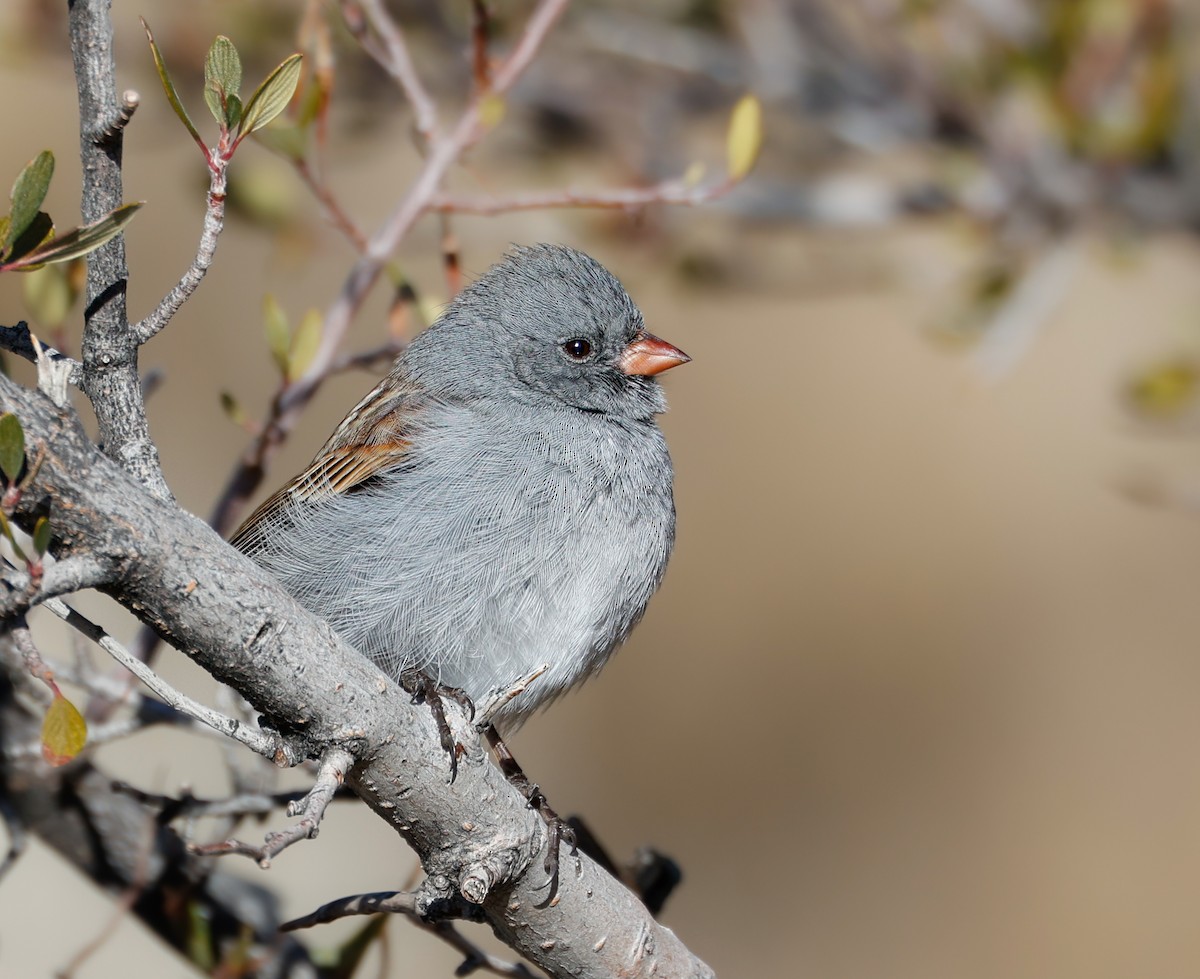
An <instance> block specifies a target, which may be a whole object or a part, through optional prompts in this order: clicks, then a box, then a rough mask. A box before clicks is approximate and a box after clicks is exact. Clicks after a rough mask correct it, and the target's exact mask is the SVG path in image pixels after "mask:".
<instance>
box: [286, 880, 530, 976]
mask: <svg viewBox="0 0 1200 979" xmlns="http://www.w3.org/2000/svg"><path fill="white" fill-rule="evenodd" d="M452 910H457V911H459V912H460V914H461V916H463V917H467V918H473V916H472V914H471V909H470V908H469V907H468V906H465V905H464V906H462V907H459V908H456V909H452ZM363 914H402V915H404V916H405V917H407V918H408V919H409V920H410V921H412V922H413V924H415V925H418V926H419V927H421V928H423V929H424V930H425V931H428V932H431V933H433V934H434V935H437V936H438V938H440V939H442V941H444V942H446V943H447V944H448V945H450V946H451V947H452V948H454V949H456V950H457V951H458V952H461V953H462V955H463V962H462V964H461V965H459V967H458V968H457V969H456V970H455V971H454V974H455V975H456V976H469V975H470V974H471V973H472V972H476V971H483V972H490V973H492V974H493V975H497V976H519V977H522V979H537V973H535V972H533V971H531V970H530V968H529V967H528V966H527V965H525V964H524V963H523V962H508V961H506V960H505V959H501V958H498V957H497V956H495V955H491V954H489V953H487V952H485V951H484V950H483V949H481V948H480V947H479V946H478V945H476V944H475V943H474V942H472V941H471V940H470V939H469V938H467V937H466V936H465V935H463V934H462V932H460V931H459V930H458V929H457V928H455V927H454V924H453V923H452V922H450V921H430V920H429V919H427V918H425V917H423V916H422V914H421V911H420V901H419V899H418V896H417V895H416V894H415V893H412V892H408V891H376V892H375V893H373V894H355V895H353V896H351V897H343V898H339V899H338V900H336V901H330V902H329V903H328V904H323V905H321V907H319V908H317V909H316V910H315V911H313V912H312V913H311V914H306V915H304V916H303V917H300V918H295V919H293V920H291V921H288V922H286V923H284V924H282V925H280V926H279V930H280V931H298V930H300V929H301V928H312V927H313V926H314V925H323V924H326V923H328V922H330V921H337V920H338V919H339V918H347V917H351V916H355V915H363Z"/></svg>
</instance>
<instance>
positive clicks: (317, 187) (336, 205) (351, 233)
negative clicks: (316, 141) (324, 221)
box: [292, 157, 367, 252]
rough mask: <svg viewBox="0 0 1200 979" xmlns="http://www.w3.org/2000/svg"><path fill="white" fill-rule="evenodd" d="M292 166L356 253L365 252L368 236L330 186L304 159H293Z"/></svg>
mask: <svg viewBox="0 0 1200 979" xmlns="http://www.w3.org/2000/svg"><path fill="white" fill-rule="evenodd" d="M292 166H293V167H294V168H295V170H296V173H297V175H298V176H299V177H300V179H301V180H303V181H304V185H305V186H306V187H307V188H308V189H309V191H310V192H311V193H312V195H313V197H315V198H316V199H317V202H318V203H319V204H320V205H321V207H323V208H324V209H325V215H326V216H327V217H328V218H329V220H330V221H331V222H332V223H333V226H334V227H335V228H337V229H338V231H340V232H341V233H342V234H343V235H345V236H346V238H347V239H348V240H349V241H350V244H352V245H353V246H354V250H355V251H358V252H361V251H363V250H364V249H365V248H366V247H367V236H366V235H365V234H364V233H363V231H362V229H361V228H359V226H358V225H357V224H355V223H354V221H353V220H352V219H351V217H350V215H348V214H347V213H346V212H345V210H344V209H343V208H342V205H341V202H340V201H339V200H338V199H337V197H335V196H334V193H333V191H332V190H331V189H330V187H329V185H328V184H326V183H325V182H324V181H323V180H321V179H320V178H319V177H318V176H317V175H316V174H315V173H314V172H313V168H312V167H311V166H309V165H308V161H307V160H305V159H304V158H303V157H300V158H299V159H295V158H293V159H292Z"/></svg>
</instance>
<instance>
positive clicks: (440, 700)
mask: <svg viewBox="0 0 1200 979" xmlns="http://www.w3.org/2000/svg"><path fill="white" fill-rule="evenodd" d="M400 686H401V687H402V688H403V689H404V691H405V692H406V693H407V694H409V695H410V696H411V697H412V702H413V703H414V704H426V705H427V706H428V707H429V711H430V713H432V714H433V721H434V723H435V724H436V725H437V731H438V740H439V741H441V744H442V750H443V751H445V752H446V754H447V755H449V756H450V781H451V782H453V781H454V780H455V779H456V778H457V777H458V759H459V756H460V755H462V754H465V753H466V750H467V749H466V748H465V747H464V746H463V745H462V743H461V742H459V741H456V740H455V738H454V733H453V732H452V731H451V730H450V724H449V722H448V721H447V720H446V708H445V701H446V700H453V701H454V702H455V703H457V704H458V705H459V706H460V707H462V709H463V710H464V711H466V712H467V716H468V717H469V718H470V719H472V720H473V719H474V717H475V705H474V704H473V703H472V702H471V698H470V697H468V696H467V694H466V692H465V691H464V690H462V689H460V688H459V687H447V686H443V685H442V684H440V683H438V682H437V681H436V680H434V679H433V678H432V677H431V676H429V674H427V673H425V672H424V671H422V670H405V671H404V672H403V673H401V674H400Z"/></svg>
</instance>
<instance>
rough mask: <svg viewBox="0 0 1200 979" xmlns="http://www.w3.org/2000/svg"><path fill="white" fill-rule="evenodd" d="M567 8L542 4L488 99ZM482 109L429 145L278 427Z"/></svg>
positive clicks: (470, 110)
mask: <svg viewBox="0 0 1200 979" xmlns="http://www.w3.org/2000/svg"><path fill="white" fill-rule="evenodd" d="M567 2H568V0H541V2H540V3H539V4H538V6H537V9H535V10H534V12H533V14H532V15H531V16H530V18H529V21H528V23H527V24H526V25H525V31H524V32H523V33H522V35H521V37H520V39H519V40H518V42H517V45H516V47H515V48H514V49H513V51H512V53H511V54H509V56H508V57H507V58H506V59H505V60H504V62H503V64H501V66H500V67H499V69H498V70H497V71H496V74H495V77H494V78H493V81H492V88H491V90H490V92H489V93H488V96H489V97H491V98H496V97H500V96H502V95H504V94H505V93H506V92H507V91H508V90H509V89H510V88H511V87H512V86H513V85H514V84H515V83H516V81H517V79H518V78H520V77H521V74H522V73H523V72H524V71H525V69H526V68H528V67H529V64H530V62H531V61H532V60H533V57H534V55H535V54H536V53H537V51H538V49H539V48H540V47H541V45H542V43H543V42H544V41H545V39H546V35H547V34H548V33H549V32H550V28H551V27H553V26H554V23H555V21H557V20H558V18H559V16H561V14H562V12H563V10H565V9H566V6H567ZM483 103H484V99H482V98H476V99H474V100H472V102H471V103H470V105H468V106H467V108H466V109H465V110H464V112H463V114H462V116H461V117H460V118H459V120H458V123H457V124H456V125H455V127H454V129H453V131H452V132H451V133H450V134H449V135H448V136H446V137H444V138H439V139H437V140H435V141H434V142H433V144H432V146H431V149H430V152H429V156H428V157H427V158H426V160H425V166H424V167H423V168H422V170H421V173H420V174H419V175H418V176H417V179H416V180H415V181H414V182H413V184H412V185H411V187H410V188H409V191H408V193H407V194H406V195H405V196H404V198H403V199H402V200H401V201H400V203H399V204H398V205H397V207H396V209H395V210H394V211H393V212H392V214H391V215H390V216H389V217H388V219H387V220H386V221H385V222H384V225H383V227H382V228H380V229H379V230H378V231H377V232H376V233H375V234H374V235H373V236H372V237H371V240H370V241H369V242H368V243H367V249H366V252H365V254H364V255H363V256H362V257H361V258H360V259H359V260H358V261H357V262H355V264H354V267H353V268H352V269H351V270H350V274H349V275H348V276H347V277H346V280H345V282H344V283H343V284H342V288H341V291H340V292H339V293H338V295H337V298H335V299H334V301H333V303H332V304H331V305H330V307H329V309H328V311H327V312H326V314H325V324H324V329H323V330H322V335H321V344H320V347H319V348H318V350H317V354H316V356H315V357H314V358H313V363H312V364H311V365H310V367H309V368H308V370H307V371H306V372H305V374H304V375H303V376H302V377H300V378H299V379H298V380H297V382H296V383H295V384H293V385H292V387H291V388H289V389H288V391H287V392H285V394H284V397H283V407H284V410H283V412H282V414H281V419H280V421H281V422H285V420H287V422H286V427H287V428H289V429H290V427H291V426H292V425H293V424H294V420H290V418H289V416H290V410H291V408H292V405H293V404H297V403H301V402H303V401H307V399H308V398H309V397H310V395H309V394H308V392H307V390H306V388H307V387H308V386H309V385H311V384H312V383H314V382H315V381H316V380H317V379H318V378H319V377H320V375H321V372H322V371H323V370H324V367H325V365H326V364H327V363H328V362H329V360H330V359H331V358H332V355H333V351H335V350H337V348H338V347H339V346H340V345H341V343H342V339H343V337H344V336H345V335H346V331H347V330H348V329H349V327H350V322H351V320H352V319H353V318H354V315H355V313H356V312H357V311H358V308H359V306H360V305H362V302H363V300H364V299H365V298H366V295H367V292H368V291H369V290H370V289H371V287H372V286H373V285H374V284H375V281H376V279H378V277H379V273H380V272H381V271H382V270H383V266H384V263H385V262H386V261H387V260H388V257H389V256H390V255H391V254H392V252H393V251H395V249H396V247H397V245H399V243H400V241H401V240H402V239H403V238H404V236H405V235H406V234H407V233H408V231H409V229H410V228H412V226H413V224H415V223H416V221H417V219H418V218H419V217H420V216H421V215H422V214H423V213H425V211H426V210H428V208H429V202H430V201H431V200H432V199H433V197H434V196H435V195H436V194H437V192H438V189H439V187H440V186H441V182H442V180H443V179H444V177H445V176H446V173H447V172H448V171H449V169H450V167H451V166H452V165H453V164H454V163H455V162H456V161H457V160H458V159H460V158H461V157H462V155H463V153H465V152H466V151H467V150H468V149H469V148H470V147H471V146H473V145H474V144H475V143H476V142H478V141H479V139H480V138H481V137H482V136H483V134H484V131H485V127H484V125H483V120H482V111H483Z"/></svg>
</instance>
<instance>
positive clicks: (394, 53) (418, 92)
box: [341, 0, 438, 144]
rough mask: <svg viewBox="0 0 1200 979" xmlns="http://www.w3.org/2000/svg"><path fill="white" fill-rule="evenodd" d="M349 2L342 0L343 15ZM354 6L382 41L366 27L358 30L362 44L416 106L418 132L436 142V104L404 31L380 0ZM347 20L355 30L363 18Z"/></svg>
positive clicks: (427, 139)
mask: <svg viewBox="0 0 1200 979" xmlns="http://www.w3.org/2000/svg"><path fill="white" fill-rule="evenodd" d="M348 6H349V5H348V4H347V3H346V2H344V0H343V2H342V4H341V7H342V11H343V15H346V14H347V8H348ZM355 6H357V7H358V8H359V9H360V10H361V11H362V13H363V14H364V15H365V16H366V22H367V24H368V25H369V26H370V27H371V29H372V30H373V31H374V32H375V35H376V37H378V38H379V40H380V41H382V42H383V46H382V47H380V46H379V45H378V44H375V43H374V42H373V39H372V37H371V36H370V35H369V34H367V33H366V32H365V31H355V37H356V38H357V40H358V42H359V44H361V45H362V48H363V50H364V51H366V52H367V54H369V55H370V56H371V57H372V58H374V59H375V61H376V62H378V64H379V66H380V67H381V68H383V70H384V71H386V72H387V73H388V74H389V75H391V76H392V78H394V79H395V80H396V82H397V83H398V84H399V85H400V88H401V89H402V90H403V92H404V97H405V98H406V99H408V102H409V104H410V105H411V106H412V108H413V116H414V123H413V125H414V127H415V128H416V130H417V133H418V134H419V135H420V136H421V138H422V140H423V141H424V142H425V143H426V144H428V143H431V142H433V140H434V139H435V138H436V131H437V122H438V119H437V108H436V106H435V105H434V102H433V99H432V98H431V97H430V95H429V92H428V91H427V90H426V88H425V85H424V83H423V82H422V81H421V77H420V75H418V74H417V69H416V67H415V66H414V65H413V61H412V57H411V55H409V53H408V45H407V44H406V43H405V41H404V33H403V32H402V31H401V30H400V27H399V25H398V24H397V23H396V22H395V20H393V19H392V16H391V14H389V13H388V12H387V10H386V9H385V8H384V6H383V4H382V3H381V2H380V0H357V3H356V4H355ZM346 23H347V24H348V25H349V26H350V27H351V30H352V31H353V30H354V27H355V25H356V24H357V23H361V22H360V21H358V20H357V19H356V18H352V17H351V16H348V15H347V16H346Z"/></svg>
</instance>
